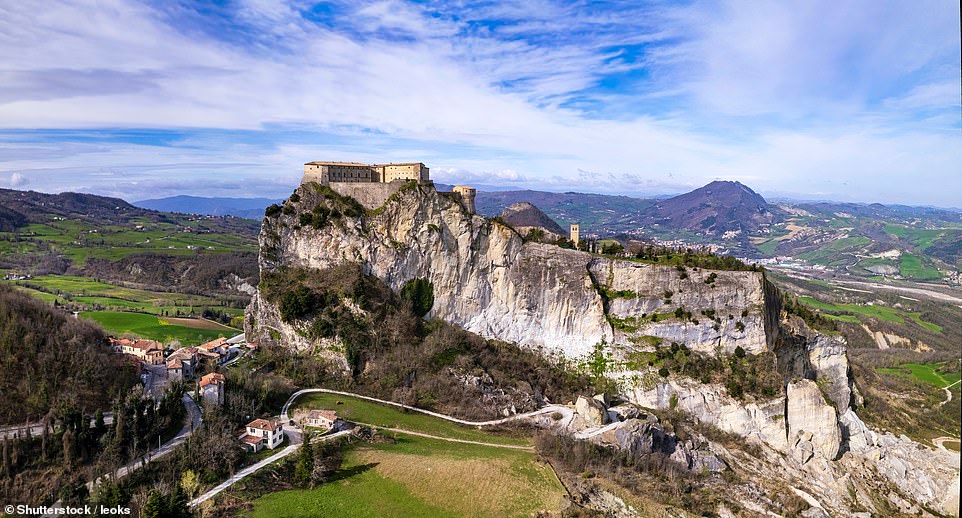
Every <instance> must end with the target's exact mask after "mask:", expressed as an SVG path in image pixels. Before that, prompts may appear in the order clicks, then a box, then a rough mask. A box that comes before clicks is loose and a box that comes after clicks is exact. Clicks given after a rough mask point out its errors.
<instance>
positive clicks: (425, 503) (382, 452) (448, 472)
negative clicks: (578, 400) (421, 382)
mask: <svg viewBox="0 0 962 518" xmlns="http://www.w3.org/2000/svg"><path fill="white" fill-rule="evenodd" d="M439 433H440V432H439ZM388 435H391V434H390V433H388ZM395 437H396V439H395V440H396V442H394V443H393V444H364V445H359V446H355V447H353V448H350V449H349V450H348V451H347V452H346V455H345V461H344V464H343V465H342V466H341V468H340V470H339V471H338V472H337V473H336V474H335V476H334V477H333V480H331V481H329V482H326V483H323V484H321V485H319V486H318V487H316V488H314V489H303V490H290V491H282V492H278V493H271V494H268V495H265V496H262V497H260V498H258V499H257V500H255V501H254V508H253V511H252V512H251V516H253V517H256V518H260V517H265V518H267V517H270V518H283V517H292V518H293V517H301V516H325V515H326V516H352V517H372V518H373V517H383V516H441V517H444V516H451V517H456V516H457V517H460V516H534V515H536V514H537V513H538V511H549V512H551V511H553V512H557V511H558V510H559V509H560V508H561V505H562V501H563V497H564V489H563V488H562V487H561V484H560V482H558V480H557V478H556V477H555V475H554V473H553V471H552V470H551V468H550V466H548V465H546V464H544V463H542V462H540V461H538V460H537V459H536V457H535V455H534V454H533V453H529V452H524V451H517V450H509V449H503V448H496V447H490V446H479V445H473V444H463V443H452V442H446V441H441V440H435V439H426V438H422V437H415V436H409V435H404V434H396V435H395ZM488 438H489V439H494V440H496V439H497V438H496V437H493V436H488Z"/></svg>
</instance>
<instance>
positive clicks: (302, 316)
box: [260, 264, 591, 417]
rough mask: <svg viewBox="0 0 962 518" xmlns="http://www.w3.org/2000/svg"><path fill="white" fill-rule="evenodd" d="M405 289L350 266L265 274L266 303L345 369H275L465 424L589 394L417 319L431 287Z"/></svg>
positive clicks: (503, 348) (565, 376)
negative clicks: (332, 352)
mask: <svg viewBox="0 0 962 518" xmlns="http://www.w3.org/2000/svg"><path fill="white" fill-rule="evenodd" d="M410 286H411V288H410V289H408V290H406V291H407V293H406V294H405V293H402V294H396V293H394V292H393V291H392V290H391V289H390V288H388V287H387V286H386V285H385V284H384V283H383V282H382V281H380V280H379V279H377V278H374V277H371V276H368V275H364V274H363V273H362V272H361V271H360V268H359V267H358V266H357V265H350V264H344V265H341V266H339V267H337V268H332V269H327V270H305V269H296V268H286V269H280V270H278V271H275V272H269V273H268V272H265V273H264V274H263V276H262V280H261V286H260V290H261V295H262V297H263V298H264V300H266V301H268V302H270V303H273V304H277V305H278V307H279V308H281V309H280V312H281V316H282V319H284V318H285V317H284V315H285V314H286V315H287V317H286V320H287V321H288V323H290V324H293V325H294V326H295V327H296V329H298V332H299V333H301V334H302V336H304V337H306V338H307V339H309V340H311V341H312V342H314V343H315V344H317V345H316V347H318V348H324V347H333V348H335V349H336V350H337V352H339V353H342V354H343V355H344V357H345V358H346V360H347V362H348V365H349V367H350V371H351V372H350V375H349V376H347V377H345V376H343V375H341V374H339V373H338V372H337V369H335V368H333V367H330V366H328V367H327V368H326V369H325V370H324V371H323V372H325V374H324V377H325V378H324V379H323V380H321V379H318V378H317V374H316V372H318V371H317V367H318V364H317V363H316V362H317V361H318V360H316V359H315V360H314V362H315V363H313V367H312V368H311V370H313V372H314V373H315V374H309V373H307V372H305V371H304V370H303V369H300V368H298V366H297V362H286V363H285V365H286V369H285V370H284V371H283V372H284V373H285V374H287V375H289V376H290V377H291V378H292V379H293V380H294V381H295V382H297V381H299V380H301V379H302V378H303V377H305V376H312V377H313V378H314V379H312V380H311V381H312V382H313V385H316V384H317V383H318V382H321V381H323V382H326V383H329V384H334V385H338V386H343V387H349V388H353V389H355V390H358V391H361V392H364V393H367V394H371V395H375V396H379V397H384V398H388V399H392V400H395V401H401V402H405V403H409V404H416V405H418V406H422V407H425V408H435V409H443V410H446V411H450V412H453V413H457V414H459V415H463V416H466V417H490V416H491V415H492V414H493V413H494V412H496V411H497V409H498V408H499V407H500V408H505V407H510V406H512V405H513V406H515V407H516V408H517V409H518V410H519V411H521V410H522V409H533V408H534V406H535V404H536V402H537V400H541V399H543V398H547V399H549V400H551V401H566V400H569V399H572V398H573V397H574V396H576V395H577V394H579V393H582V392H584V391H587V390H589V387H590V386H591V382H590V379H589V378H588V376H586V375H583V374H580V373H578V372H576V370H575V369H569V368H566V365H564V364H562V363H558V362H553V361H550V360H546V359H545V358H543V357H542V356H541V355H540V354H538V353H537V352H534V351H529V350H524V349H521V348H519V347H517V346H515V345H512V344H506V343H503V342H498V341H495V340H485V339H484V338H481V337H479V336H477V335H475V334H473V333H469V332H466V331H464V330H463V329H460V328H458V327H456V326H453V325H450V324H447V323H445V322H442V321H440V320H433V321H424V320H422V319H421V318H420V317H419V314H418V313H419V312H425V313H426V311H427V309H425V308H428V309H429V308H430V306H429V305H428V304H429V303H433V301H432V299H433V296H432V295H431V292H432V289H431V286H430V283H427V282H417V281H416V280H415V282H413V283H410ZM402 291H404V290H402ZM283 308H287V309H283ZM295 315H296V316H295ZM324 344H328V345H324ZM309 354H310V353H307V355H309ZM307 355H301V356H300V357H301V358H303V357H304V356H307Z"/></svg>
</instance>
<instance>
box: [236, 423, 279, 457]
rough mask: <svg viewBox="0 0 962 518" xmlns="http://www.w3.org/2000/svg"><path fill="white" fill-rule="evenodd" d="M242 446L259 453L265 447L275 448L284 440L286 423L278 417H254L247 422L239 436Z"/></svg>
mask: <svg viewBox="0 0 962 518" xmlns="http://www.w3.org/2000/svg"><path fill="white" fill-rule="evenodd" d="M239 439H240V441H241V448H244V449H245V450H247V451H251V452H254V453H257V452H259V451H261V450H262V449H264V448H268V449H271V450H273V449H274V448H276V447H278V446H279V445H280V444H281V443H282V442H284V425H283V424H282V423H281V422H280V421H278V420H276V419H270V420H267V419H254V420H253V421H251V422H249V423H247V427H246V428H245V430H244V433H243V434H241V436H240V437H239Z"/></svg>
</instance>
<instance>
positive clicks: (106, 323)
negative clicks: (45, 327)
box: [80, 311, 238, 345]
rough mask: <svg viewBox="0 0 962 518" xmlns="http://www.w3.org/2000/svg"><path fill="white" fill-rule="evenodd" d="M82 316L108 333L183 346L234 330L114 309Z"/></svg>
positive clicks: (84, 313) (211, 338)
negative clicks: (132, 335) (195, 324)
mask: <svg viewBox="0 0 962 518" xmlns="http://www.w3.org/2000/svg"><path fill="white" fill-rule="evenodd" d="M80 316H81V317H83V318H87V319H90V320H93V321H95V322H97V323H98V324H100V325H101V326H103V328H104V329H106V330H107V331H108V332H109V333H112V334H115V335H118V336H119V335H123V334H124V333H132V334H135V335H137V336H139V337H141V338H146V339H148V340H157V341H160V342H169V341H171V340H178V341H180V342H181V343H182V344H184V345H195V344H199V343H203V342H207V341H210V340H213V339H215V338H218V337H221V336H227V337H230V336H233V335H234V334H237V333H238V331H237V330H236V329H232V328H229V327H224V326H220V327H219V328H218V329H202V328H199V327H187V326H185V325H177V324H169V323H167V322H165V321H164V320H163V319H161V318H158V317H156V316H154V315H145V314H143V313H122V312H114V311H85V312H83V313H81V314H80ZM198 324H199V325H203V326H205V327H207V326H210V325H211V323H210V322H209V321H206V320H205V321H200V322H199V323H198Z"/></svg>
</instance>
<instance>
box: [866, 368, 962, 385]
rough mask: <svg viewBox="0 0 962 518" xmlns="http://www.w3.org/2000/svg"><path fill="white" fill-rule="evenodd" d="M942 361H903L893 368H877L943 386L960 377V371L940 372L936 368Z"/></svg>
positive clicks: (887, 372) (883, 371)
mask: <svg viewBox="0 0 962 518" xmlns="http://www.w3.org/2000/svg"><path fill="white" fill-rule="evenodd" d="M942 365H944V363H905V364H902V365H900V366H898V367H896V368H893V369H877V370H878V371H879V372H882V373H885V374H892V375H896V376H908V377H911V378H913V379H916V380H918V381H921V382H922V383H928V384H929V385H933V386H936V387H938V388H945V387H947V386H949V385H951V384H953V383H955V382H957V381H959V379H960V373H958V372H953V373H949V374H940V373H939V372H938V370H937V369H938V368H939V367H941V366H942Z"/></svg>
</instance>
